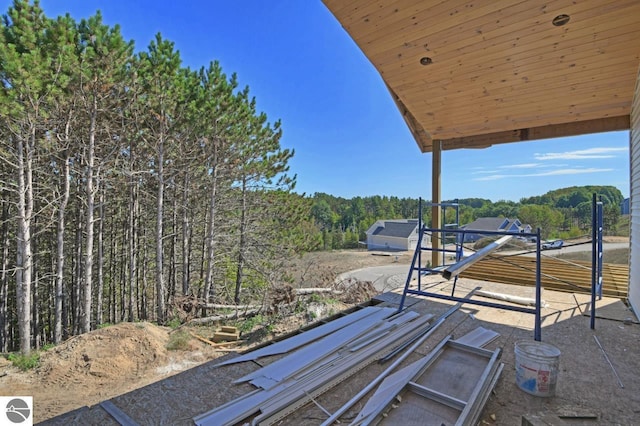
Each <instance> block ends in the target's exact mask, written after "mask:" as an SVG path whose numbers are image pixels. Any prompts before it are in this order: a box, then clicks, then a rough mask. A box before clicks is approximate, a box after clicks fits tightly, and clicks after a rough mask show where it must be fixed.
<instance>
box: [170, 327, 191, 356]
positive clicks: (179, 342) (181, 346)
mask: <svg viewBox="0 0 640 426" xmlns="http://www.w3.org/2000/svg"><path fill="white" fill-rule="evenodd" d="M190 340H191V336H189V333H187V332H186V331H178V332H175V333H172V334H171V335H170V336H169V342H167V349H168V350H170V351H186V350H188V349H189V348H190V345H189V341H190Z"/></svg>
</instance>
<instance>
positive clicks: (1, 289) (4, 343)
mask: <svg viewBox="0 0 640 426" xmlns="http://www.w3.org/2000/svg"><path fill="white" fill-rule="evenodd" d="M4 196H5V194H4V193H3V201H2V228H1V230H0V241H2V242H3V243H2V270H0V352H9V324H10V322H11V319H10V317H9V310H8V309H7V307H8V303H9V274H8V273H7V268H8V266H9V244H10V242H9V222H8V221H9V203H8V202H6V201H4V198H5V197H4Z"/></svg>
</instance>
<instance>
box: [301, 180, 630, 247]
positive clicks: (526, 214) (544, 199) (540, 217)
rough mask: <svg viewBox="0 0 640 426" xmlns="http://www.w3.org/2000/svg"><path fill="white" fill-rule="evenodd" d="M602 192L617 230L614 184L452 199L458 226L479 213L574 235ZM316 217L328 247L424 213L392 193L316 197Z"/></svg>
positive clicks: (450, 212)
mask: <svg viewBox="0 0 640 426" xmlns="http://www.w3.org/2000/svg"><path fill="white" fill-rule="evenodd" d="M594 193H596V194H597V196H598V199H599V200H602V202H603V205H604V213H605V214H604V222H605V223H604V231H605V233H608V234H615V233H616V232H617V225H618V221H619V218H620V204H621V203H622V201H623V196H622V193H621V192H620V190H619V189H618V188H616V187H614V186H593V185H586V186H572V187H568V188H561V189H556V190H553V191H549V192H547V193H546V194H544V195H539V196H533V197H527V198H522V199H521V200H520V201H519V202H515V201H505V200H501V201H497V202H492V201H491V200H488V199H485V198H462V199H459V200H446V201H443V202H444V203H458V204H459V208H458V214H459V218H458V224H459V225H464V224H467V223H470V222H473V221H474V220H475V219H477V218H479V217H508V218H518V219H520V221H521V222H522V223H525V224H529V225H531V226H532V227H533V229H536V228H538V227H539V228H540V229H541V232H542V235H543V237H545V238H550V237H558V238H570V237H575V236H579V235H583V234H585V233H588V232H589V230H590V227H591V203H592V197H593V194H594ZM312 198H313V201H314V204H313V207H312V215H313V217H314V219H315V221H316V223H317V225H318V227H319V228H320V232H322V248H323V249H336V248H355V247H357V246H358V245H359V242H364V241H365V240H366V234H365V233H366V231H367V229H369V227H371V225H373V224H374V223H375V222H376V220H380V219H409V218H414V219H415V218H417V217H418V199H417V198H399V197H386V196H377V195H376V196H371V197H354V198H351V199H346V198H341V197H334V196H332V195H329V194H324V193H316V194H314V195H313V197H312ZM423 220H424V221H430V220H431V209H429V208H425V209H423ZM444 222H445V223H447V224H449V223H455V209H453V208H448V209H447V210H446V217H445V218H444Z"/></svg>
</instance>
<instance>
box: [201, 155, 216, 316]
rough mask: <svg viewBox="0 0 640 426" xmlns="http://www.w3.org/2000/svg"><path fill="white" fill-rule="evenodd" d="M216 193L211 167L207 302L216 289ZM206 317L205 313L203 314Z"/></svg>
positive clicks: (210, 299) (211, 300)
mask: <svg viewBox="0 0 640 426" xmlns="http://www.w3.org/2000/svg"><path fill="white" fill-rule="evenodd" d="M217 191H218V168H217V166H214V167H213V170H212V171H211V193H210V195H209V197H210V198H209V215H208V216H209V220H208V221H207V236H206V244H207V255H206V256H207V257H206V265H207V269H206V275H205V280H204V299H205V301H207V302H213V301H214V298H215V293H216V288H215V283H214V282H213V267H214V265H213V262H214V257H215V244H214V232H215V222H216V197H217ZM203 315H206V312H203Z"/></svg>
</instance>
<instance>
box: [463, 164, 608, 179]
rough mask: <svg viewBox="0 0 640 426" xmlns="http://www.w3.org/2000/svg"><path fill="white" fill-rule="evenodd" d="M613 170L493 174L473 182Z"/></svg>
mask: <svg viewBox="0 0 640 426" xmlns="http://www.w3.org/2000/svg"><path fill="white" fill-rule="evenodd" d="M613 170H614V169H598V168H595V167H591V168H586V169H583V168H578V169H558V170H551V171H548V172H540V173H527V174H519V175H501V174H494V175H491V176H484V177H479V178H476V179H473V180H476V181H488V180H500V179H507V178H527V177H543V176H560V175H579V174H584V173H603V172H612V171H613Z"/></svg>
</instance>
